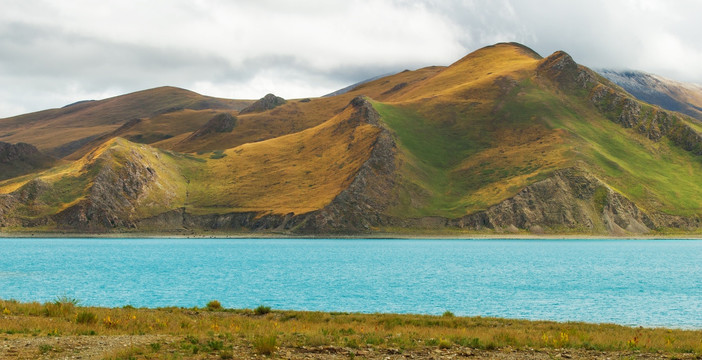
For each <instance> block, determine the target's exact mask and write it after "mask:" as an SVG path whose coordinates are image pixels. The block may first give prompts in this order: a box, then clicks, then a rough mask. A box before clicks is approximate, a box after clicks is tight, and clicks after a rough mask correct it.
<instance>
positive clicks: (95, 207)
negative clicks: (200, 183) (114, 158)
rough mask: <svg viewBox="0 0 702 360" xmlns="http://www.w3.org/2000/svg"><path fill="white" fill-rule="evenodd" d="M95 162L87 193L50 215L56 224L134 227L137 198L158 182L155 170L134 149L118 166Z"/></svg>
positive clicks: (157, 184)
mask: <svg viewBox="0 0 702 360" xmlns="http://www.w3.org/2000/svg"><path fill="white" fill-rule="evenodd" d="M108 151H110V150H108ZM97 166H99V172H98V174H97V176H96V177H95V179H94V181H93V183H92V185H91V186H90V189H89V195H88V197H87V198H86V199H84V200H81V201H80V202H78V203H77V204H75V205H73V206H71V207H69V208H67V209H65V210H63V211H61V212H59V213H58V214H56V215H54V216H53V217H52V220H53V221H55V222H56V224H57V225H58V226H59V227H65V228H70V229H84V230H89V229H101V228H102V229H111V228H117V227H119V228H131V227H134V226H135V223H136V222H137V221H138V217H137V216H136V209H137V207H138V204H139V201H140V200H142V198H143V197H144V196H147V195H148V194H149V192H150V191H151V190H152V189H153V188H154V187H157V186H159V182H160V179H159V176H158V174H157V173H156V172H155V171H154V170H153V169H152V168H151V167H150V166H149V163H148V161H146V160H145V159H144V158H143V156H142V155H141V154H139V153H138V152H136V151H134V150H131V151H129V152H128V153H127V154H126V155H125V156H124V159H123V160H122V162H121V164H120V165H119V166H116V165H115V164H114V163H112V162H110V161H104V162H102V163H99V164H98V165H97ZM171 195H172V196H174V194H171ZM166 196H168V194H166Z"/></svg>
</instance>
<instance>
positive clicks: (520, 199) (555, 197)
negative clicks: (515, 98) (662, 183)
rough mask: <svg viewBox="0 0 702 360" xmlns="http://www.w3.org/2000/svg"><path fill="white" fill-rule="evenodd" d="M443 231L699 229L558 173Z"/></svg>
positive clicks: (578, 175) (591, 181)
mask: <svg viewBox="0 0 702 360" xmlns="http://www.w3.org/2000/svg"><path fill="white" fill-rule="evenodd" d="M448 225H449V226H457V227H460V228H470V229H476V230H480V229H486V228H487V229H498V230H509V229H526V230H537V231H540V230H543V229H544V228H551V229H559V228H567V229H570V230H577V231H584V232H597V233H601V232H602V230H605V231H606V232H607V233H609V234H614V235H621V234H625V233H634V234H643V233H647V232H650V231H651V230H654V229H656V228H659V227H672V226H676V227H687V228H695V227H698V226H699V219H684V218H681V217H670V216H665V215H658V214H654V215H653V216H651V215H649V214H647V213H646V212H644V211H643V210H641V209H640V208H638V207H637V206H636V204H634V203H633V202H631V201H630V200H629V199H627V198H626V197H624V196H622V195H621V194H619V193H618V192H616V191H614V190H613V189H611V188H610V187H609V186H607V185H606V184H605V183H603V182H602V181H600V180H599V179H597V178H595V177H594V176H592V175H589V174H587V173H584V172H582V171H580V170H577V169H564V170H559V171H556V172H554V174H553V176H551V177H549V178H547V179H545V180H542V181H539V182H537V183H534V184H532V185H530V186H527V187H526V188H524V189H523V190H522V191H520V192H519V193H518V194H517V195H515V196H514V197H513V198H511V199H507V200H505V201H503V202H501V203H499V204H497V205H494V206H492V207H490V208H489V209H488V210H486V211H482V212H479V213H477V214H473V215H468V216H465V217H463V218H460V219H455V220H451V221H449V222H448Z"/></svg>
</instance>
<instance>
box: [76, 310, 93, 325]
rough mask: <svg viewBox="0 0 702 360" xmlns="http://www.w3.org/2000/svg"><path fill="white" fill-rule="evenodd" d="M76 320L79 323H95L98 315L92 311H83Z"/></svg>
mask: <svg viewBox="0 0 702 360" xmlns="http://www.w3.org/2000/svg"><path fill="white" fill-rule="evenodd" d="M76 322H77V323H78V324H95V323H96V322H97V315H95V314H93V313H91V312H90V311H81V312H79V313H78V315H77V316H76Z"/></svg>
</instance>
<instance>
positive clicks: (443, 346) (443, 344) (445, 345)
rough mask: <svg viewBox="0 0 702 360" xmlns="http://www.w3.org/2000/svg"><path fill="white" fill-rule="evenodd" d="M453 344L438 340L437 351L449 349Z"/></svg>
mask: <svg viewBox="0 0 702 360" xmlns="http://www.w3.org/2000/svg"><path fill="white" fill-rule="evenodd" d="M451 346H453V344H451V342H450V341H448V340H446V339H441V340H439V349H450V348H451Z"/></svg>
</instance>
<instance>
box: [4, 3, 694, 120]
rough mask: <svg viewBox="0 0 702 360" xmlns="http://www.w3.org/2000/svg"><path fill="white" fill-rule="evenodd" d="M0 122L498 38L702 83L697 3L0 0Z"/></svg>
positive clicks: (331, 81) (446, 57) (316, 84)
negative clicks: (93, 102) (159, 91)
mask: <svg viewBox="0 0 702 360" xmlns="http://www.w3.org/2000/svg"><path fill="white" fill-rule="evenodd" d="M0 9H1V11H0V117H7V116H12V115H17V114H21V113H26V112H32V111H38V110H43V109H47V108H55V107H61V106H64V105H67V104H70V103H73V102H76V101H80V100H90V99H104V98H107V97H111V96H116V95H120V94H124V93H129V92H133V91H138V90H143V89H148V88H153V87H158V86H164V85H170V86H177V87H181V88H186V89H189V90H193V91H196V92H199V93H201V94H204V95H210V96H218V97H224V98H236V99H257V98H260V97H262V96H264V95H265V94H267V93H274V94H276V95H278V96H282V97H284V98H301V97H315V96H321V95H324V94H326V93H329V92H332V91H334V90H337V89H339V88H343V87H345V86H347V85H349V84H353V83H356V82H358V81H361V80H364V79H367V78H370V77H374V76H377V75H381V74H387V73H391V72H397V71H402V70H404V69H417V68H420V67H424V66H429V65H449V64H451V63H452V62H454V61H457V60H458V59H460V58H461V57H463V56H465V55H466V54H468V53H470V52H472V51H474V50H477V49H479V48H481V47H484V46H487V45H492V44H494V43H497V42H505V41H516V42H519V43H522V44H524V45H526V46H529V47H531V48H532V49H534V50H535V51H537V52H538V53H540V54H541V55H542V56H548V55H549V54H551V53H553V52H554V51H557V50H564V51H566V52H568V53H569V54H570V55H571V56H572V57H573V58H574V59H575V61H576V62H578V63H580V64H583V65H586V66H589V67H593V68H614V69H636V70H642V71H646V72H650V73H654V74H658V75H662V76H665V77H668V78H671V79H674V80H678V81H685V82H695V83H702V66H701V64H702V36H700V35H702V25H701V24H702V22H701V21H699V14H701V13H702V1H699V0H694V1H693V0H677V1H669V0H584V1H581V0H444V1H440V0H341V1H337V0H296V1H292V0H291V1H282V0H236V1H234V0H231V1H226V0H149V1H142V0H119V1H117V0H105V1H94V0H61V1H55V0H0Z"/></svg>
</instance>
